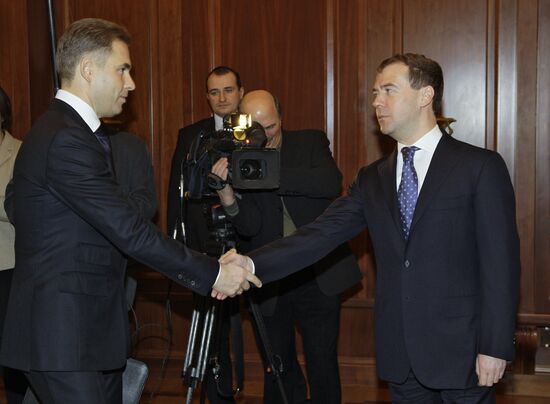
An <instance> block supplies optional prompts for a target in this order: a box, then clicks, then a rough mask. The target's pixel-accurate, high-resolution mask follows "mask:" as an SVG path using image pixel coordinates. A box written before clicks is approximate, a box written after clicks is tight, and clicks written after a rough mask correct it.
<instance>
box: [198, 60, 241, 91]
mask: <svg viewBox="0 0 550 404" xmlns="http://www.w3.org/2000/svg"><path fill="white" fill-rule="evenodd" d="M228 73H233V75H234V76H235V82H236V83H237V89H239V90H240V89H241V87H242V86H243V84H242V83H241V76H240V75H239V73H238V72H237V71H235V70H233V69H232V68H230V67H227V66H217V67H214V68H213V69H212V70H210V73H208V76H206V92H208V79H209V78H210V76H212V75H216V76H223V75H224V74H228Z"/></svg>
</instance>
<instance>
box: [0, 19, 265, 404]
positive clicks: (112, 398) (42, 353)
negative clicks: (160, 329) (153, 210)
mask: <svg viewBox="0 0 550 404" xmlns="http://www.w3.org/2000/svg"><path fill="white" fill-rule="evenodd" d="M129 41H130V37H129V34H128V33H127V31H126V30H125V29H124V28H122V27H120V26H118V25H116V24H114V23H111V22H108V21H105V20H99V19H83V20H79V21H77V22H75V23H73V24H71V25H70V26H69V28H68V30H67V31H66V32H65V34H64V35H63V36H62V37H61V38H60V40H59V44H58V48H57V67H58V73H59V74H60V77H61V83H62V84H61V88H62V90H60V91H59V92H58V93H57V94H56V99H55V100H53V101H52V103H51V105H50V108H49V109H48V111H47V112H46V113H45V114H43V115H42V116H41V117H40V118H39V119H38V120H37V122H36V123H35V125H34V126H33V127H32V129H31V130H30V132H29V133H28V134H27V136H26V139H25V142H24V143H23V145H22V147H21V149H20V152H19V155H18V157H17V160H16V162H15V168H14V176H13V192H11V191H10V193H8V195H13V201H12V202H13V203H8V202H6V204H7V205H10V206H12V207H13V210H12V213H13V216H12V217H10V219H12V218H13V220H12V221H13V222H14V224H15V228H16V241H15V251H16V264H15V270H14V276H13V283H12V289H11V293H10V299H9V303H8V312H7V315H6V322H5V328H4V338H3V346H2V353H1V361H2V364H4V365H6V366H10V367H13V368H16V369H21V370H24V371H25V372H27V377H28V379H29V381H30V383H31V386H32V387H33V388H34V389H35V392H36V393H37V394H38V397H39V399H40V400H41V401H42V402H44V403H90V404H91V403H94V404H97V403H120V402H121V400H122V377H121V375H122V372H121V370H122V367H123V366H124V364H125V362H126V355H127V352H128V347H129V338H128V315H127V306H126V301H125V298H124V287H123V280H124V277H123V275H124V258H123V255H122V253H125V254H127V255H129V256H132V257H134V258H135V259H137V260H139V261H141V262H143V263H144V264H146V265H148V266H150V267H153V268H155V269H157V270H159V271H161V272H162V273H163V274H165V275H166V276H168V277H170V278H171V279H173V280H174V281H176V282H178V283H180V284H182V285H184V286H186V287H188V288H190V289H192V290H194V291H195V292H197V293H201V294H207V293H209V292H211V290H212V287H214V288H216V290H217V292H218V293H219V292H221V290H227V292H228V295H235V294H237V293H242V291H243V290H244V289H247V288H248V287H249V284H248V281H252V282H257V281H256V279H257V278H255V277H254V276H252V275H251V274H250V273H249V272H248V271H246V270H245V269H243V268H239V267H237V266H227V265H226V264H221V265H219V264H218V262H217V261H216V260H215V259H212V258H209V257H205V256H204V255H202V254H199V253H196V252H194V251H192V250H189V249H187V248H186V247H185V246H183V245H182V244H181V243H178V242H176V241H174V240H171V239H168V238H166V236H164V235H163V234H162V233H161V232H160V231H159V230H158V229H157V228H156V227H155V226H154V225H153V224H152V223H151V222H149V221H147V220H145V219H143V217H142V216H141V215H140V214H139V213H138V212H137V210H136V209H135V208H134V207H133V206H131V204H129V202H128V201H127V199H126V198H125V197H124V196H123V195H122V193H121V190H120V188H119V187H118V184H117V182H116V179H115V176H114V172H113V164H112V155H111V150H110V142H109V138H108V136H106V135H105V134H104V133H99V132H95V133H94V131H95V130H96V129H97V128H99V126H100V121H99V118H102V117H111V116H114V115H117V114H119V113H120V112H121V110H122V106H123V104H124V103H125V102H126V98H127V97H128V94H129V92H130V91H132V90H134V88H135V85H134V82H133V80H132V78H131V76H130V68H131V61H130V54H129V50H128V43H129ZM8 213H9V210H8ZM212 293H214V291H213V290H212Z"/></svg>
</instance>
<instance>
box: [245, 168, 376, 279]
mask: <svg viewBox="0 0 550 404" xmlns="http://www.w3.org/2000/svg"><path fill="white" fill-rule="evenodd" d="M363 173H364V170H363V169H362V170H361V171H360V172H359V174H358V177H357V179H356V180H355V181H354V183H353V184H352V185H351V186H350V190H349V194H348V195H347V196H343V197H340V198H338V199H336V200H335V201H334V202H333V203H332V204H331V205H330V206H329V207H328V208H327V209H326V210H325V212H323V214H322V215H321V216H319V217H318V218H317V219H316V220H315V221H313V222H312V223H310V224H308V225H305V226H302V227H300V228H298V230H296V231H295V232H294V233H293V234H292V235H290V236H288V237H283V238H281V239H278V240H276V241H274V242H272V243H269V244H267V245H265V246H263V247H261V248H258V249H257V250H254V251H252V252H251V253H250V254H249V256H250V258H252V260H253V261H254V264H255V268H256V275H257V276H258V277H259V278H260V279H262V281H263V282H264V283H268V282H272V281H276V280H279V279H282V278H284V277H285V276H288V275H290V274H292V273H294V272H297V271H299V270H300V269H302V268H305V267H306V266H308V265H311V264H313V263H314V262H316V261H318V260H319V259H321V258H322V257H324V256H325V255H326V254H327V253H328V252H330V251H332V250H333V249H334V248H336V247H337V246H338V245H340V244H342V243H343V242H344V241H348V240H350V239H351V238H352V237H354V236H355V235H357V234H358V233H359V232H360V231H361V230H363V229H364V228H366V226H367V221H366V217H365V212H364V208H365V206H366V203H365V184H366V179H365V175H363Z"/></svg>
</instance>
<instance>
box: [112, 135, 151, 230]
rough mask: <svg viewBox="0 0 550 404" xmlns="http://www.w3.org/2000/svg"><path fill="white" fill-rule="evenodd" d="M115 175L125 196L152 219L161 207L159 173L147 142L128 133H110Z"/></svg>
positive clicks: (145, 216)
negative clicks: (154, 170) (155, 170)
mask: <svg viewBox="0 0 550 404" xmlns="http://www.w3.org/2000/svg"><path fill="white" fill-rule="evenodd" d="M109 140H110V141H111V148H112V152H113V163H114V167H115V175H116V179H117V182H118V184H119V187H120V191H121V192H122V195H125V196H126V197H127V199H128V202H129V203H130V204H131V205H133V206H134V207H135V208H136V210H137V211H138V212H139V213H140V214H141V216H143V217H144V218H145V219H148V220H152V219H153V217H154V216H155V214H156V213H157V209H158V202H157V191H156V187H155V175H154V172H153V166H152V164H151V155H150V153H149V149H147V144H146V143H145V142H144V141H143V140H142V139H140V138H139V137H137V136H136V135H133V134H131V133H128V132H118V131H114V132H113V134H112V135H111V134H110V136H109Z"/></svg>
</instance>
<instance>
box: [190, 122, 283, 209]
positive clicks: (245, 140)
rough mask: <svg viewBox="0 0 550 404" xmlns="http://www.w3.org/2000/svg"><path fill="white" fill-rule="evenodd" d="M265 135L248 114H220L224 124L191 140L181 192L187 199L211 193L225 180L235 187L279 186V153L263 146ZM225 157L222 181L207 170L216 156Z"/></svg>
mask: <svg viewBox="0 0 550 404" xmlns="http://www.w3.org/2000/svg"><path fill="white" fill-rule="evenodd" d="M266 141H267V136H266V135H265V131H264V129H263V128H262V126H261V125H260V124H258V123H257V122H252V121H251V119H250V115H242V114H231V115H227V116H226V117H225V118H224V128H223V129H222V130H219V131H215V132H212V133H204V132H201V133H200V134H199V136H198V137H197V138H196V139H195V140H194V141H193V143H192V144H191V147H190V150H189V155H188V157H187V160H186V161H185V162H184V164H185V167H184V170H183V172H184V178H185V195H186V197H187V198H189V199H200V198H203V197H205V196H211V195H212V190H216V189H221V188H223V187H224V186H225V184H226V183H229V184H231V185H232V186H233V187H234V188H236V189H274V188H278V187H279V175H280V153H279V151H278V150H276V149H269V148H265V147H264V146H265V143H266ZM222 157H226V158H227V159H228V161H229V164H230V168H229V175H228V178H227V180H226V181H223V180H222V179H221V178H219V177H217V176H216V175H214V174H211V173H210V170H211V168H212V165H213V164H214V163H215V162H216V161H218V160H219V159H220V158H222Z"/></svg>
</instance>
